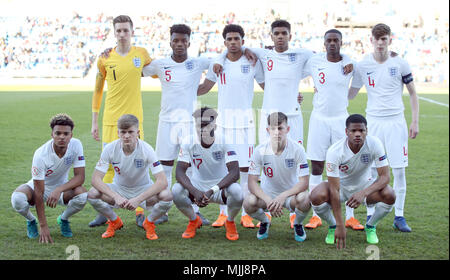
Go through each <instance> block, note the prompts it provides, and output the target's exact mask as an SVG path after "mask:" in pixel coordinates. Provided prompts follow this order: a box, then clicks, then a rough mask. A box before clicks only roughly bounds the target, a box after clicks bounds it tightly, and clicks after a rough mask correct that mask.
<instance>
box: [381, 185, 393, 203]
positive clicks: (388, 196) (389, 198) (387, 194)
mask: <svg viewBox="0 0 450 280" xmlns="http://www.w3.org/2000/svg"><path fill="white" fill-rule="evenodd" d="M381 195H382V197H383V202H384V203H386V204H389V205H393V204H394V203H395V199H396V196H395V192H394V190H393V189H392V188H391V187H390V186H389V185H387V186H386V187H385V188H384V189H383V190H382V191H381Z"/></svg>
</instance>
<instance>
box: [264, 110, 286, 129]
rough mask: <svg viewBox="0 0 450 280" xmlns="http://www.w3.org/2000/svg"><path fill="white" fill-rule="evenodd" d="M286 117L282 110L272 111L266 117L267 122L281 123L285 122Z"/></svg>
mask: <svg viewBox="0 0 450 280" xmlns="http://www.w3.org/2000/svg"><path fill="white" fill-rule="evenodd" d="M287 120H288V117H287V116H286V115H285V114H284V113H282V112H274V113H272V114H270V115H269V116H268V117H267V124H268V125H269V126H270V125H275V124H276V125H281V124H282V123H283V122H285V123H286V124H287Z"/></svg>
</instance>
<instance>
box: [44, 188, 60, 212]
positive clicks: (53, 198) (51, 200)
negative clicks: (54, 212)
mask: <svg viewBox="0 0 450 280" xmlns="http://www.w3.org/2000/svg"><path fill="white" fill-rule="evenodd" d="M60 196H61V192H60V191H58V190H54V191H53V192H52V193H51V194H50V196H49V197H48V198H47V206H48V207H50V208H55V207H56V205H58V200H59V197H60Z"/></svg>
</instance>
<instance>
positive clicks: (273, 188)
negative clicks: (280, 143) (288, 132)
mask: <svg viewBox="0 0 450 280" xmlns="http://www.w3.org/2000/svg"><path fill="white" fill-rule="evenodd" d="M261 170H262V171H263V175H262V176H261V188H262V190H263V191H264V193H266V194H268V195H269V196H271V197H272V198H273V197H276V196H278V195H279V194H280V193H282V192H284V191H286V190H288V189H290V188H292V187H293V186H294V185H295V184H297V183H298V181H299V177H303V176H308V175H309V167H308V161H307V159H306V153H305V149H304V148H303V146H302V145H301V144H299V143H297V142H295V141H293V140H292V139H290V138H288V139H287V144H286V147H285V148H284V151H283V152H282V153H281V155H275V154H274V152H273V150H272V146H271V144H270V141H266V142H264V143H262V144H261V145H258V146H257V147H256V149H255V151H254V153H253V157H252V159H251V161H250V168H249V173H248V174H250V175H257V176H259V175H260V174H261Z"/></svg>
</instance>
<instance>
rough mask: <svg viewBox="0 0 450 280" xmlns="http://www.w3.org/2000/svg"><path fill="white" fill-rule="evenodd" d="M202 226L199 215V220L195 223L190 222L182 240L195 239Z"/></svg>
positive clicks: (194, 221)
mask: <svg viewBox="0 0 450 280" xmlns="http://www.w3.org/2000/svg"><path fill="white" fill-rule="evenodd" d="M201 226H202V219H200V217H199V216H198V215H197V218H196V219H195V220H193V221H189V224H188V225H187V228H186V230H185V231H184V232H183V235H181V237H182V238H194V236H195V233H196V231H197V229H198V228H200V227H201Z"/></svg>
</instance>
